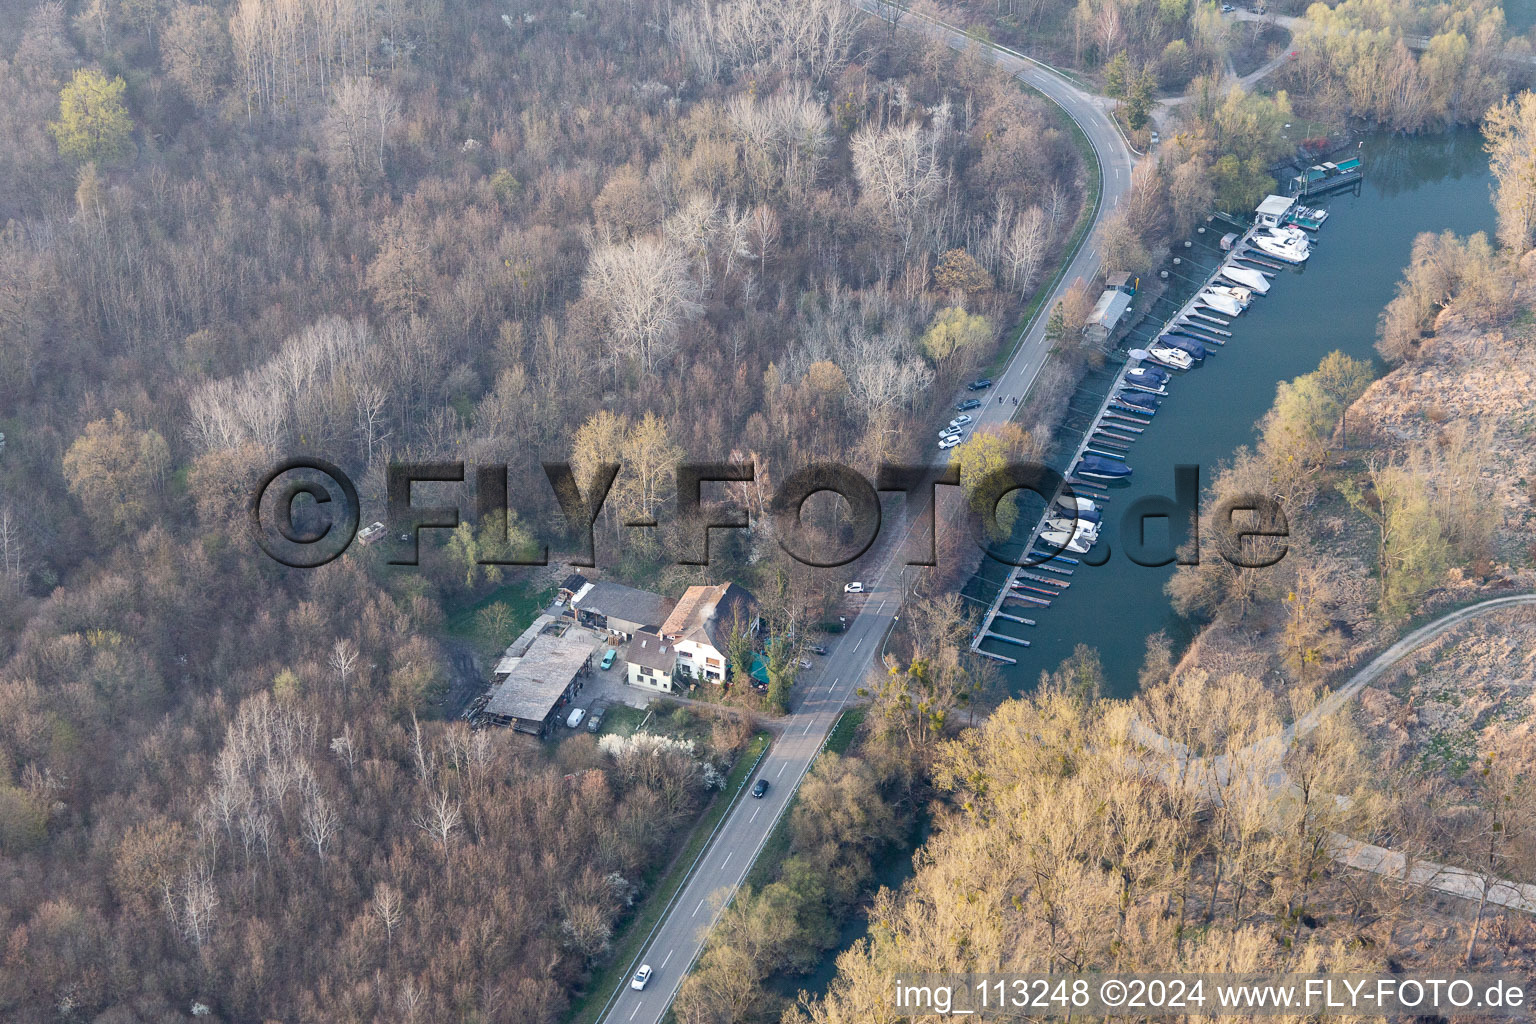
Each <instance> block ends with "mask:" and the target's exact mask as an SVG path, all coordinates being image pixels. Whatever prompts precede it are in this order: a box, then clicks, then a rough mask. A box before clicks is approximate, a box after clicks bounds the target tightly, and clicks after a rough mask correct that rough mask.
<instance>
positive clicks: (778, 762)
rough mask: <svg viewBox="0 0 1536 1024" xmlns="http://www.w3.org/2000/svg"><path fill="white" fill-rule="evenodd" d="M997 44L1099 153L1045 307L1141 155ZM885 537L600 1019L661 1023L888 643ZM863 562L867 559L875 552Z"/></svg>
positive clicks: (896, 556) (1070, 92)
mask: <svg viewBox="0 0 1536 1024" xmlns="http://www.w3.org/2000/svg"><path fill="white" fill-rule="evenodd" d="M858 2H859V6H861V7H862V8H863V9H864V10H866V11H869V12H871V13H874V12H875V10H876V7H877V5H879V0H858ZM901 23H902V25H903V26H905V27H906V28H908V29H909V30H915V31H919V32H923V33H926V34H928V35H931V36H933V37H934V38H938V39H943V40H945V41H946V42H948V43H949V44H950V45H951V46H954V47H956V48H964V47H965V46H968V45H970V44H971V40H970V39H969V38H968V37H966V36H965V34H964V33H963V32H960V31H958V30H956V29H954V28H952V27H950V26H947V25H944V24H941V23H938V22H931V21H926V20H923V19H920V18H918V17H916V16H914V15H911V14H906V13H903V14H902V15H901ZM992 53H993V57H994V60H995V61H996V63H997V64H998V65H999V66H1001V67H1002V68H1004V69H1005V70H1007V71H1008V72H1009V73H1011V74H1013V75H1015V76H1016V77H1018V78H1019V79H1020V80H1021V81H1023V82H1025V83H1026V84H1028V85H1029V86H1031V87H1032V88H1034V89H1036V90H1038V91H1039V92H1041V93H1043V94H1045V95H1046V96H1047V97H1049V98H1050V99H1052V100H1054V101H1055V102H1056V103H1057V104H1059V105H1060V106H1061V107H1062V108H1063V109H1064V110H1065V111H1066V112H1067V114H1068V115H1069V116H1070V117H1072V119H1073V120H1074V121H1076V122H1077V124H1078V125H1079V126H1080V127H1081V128H1082V130H1083V133H1084V134H1085V135H1086V136H1087V138H1088V141H1089V143H1090V144H1091V145H1092V146H1093V149H1094V152H1095V153H1096V154H1097V156H1098V161H1099V168H1100V186H1101V189H1100V195H1101V201H1100V204H1099V209H1098V211H1097V213H1096V215H1095V218H1094V222H1093V226H1092V228H1091V230H1090V231H1089V233H1088V235H1087V238H1086V240H1085V241H1084V242H1083V244H1082V245H1081V246H1080V247H1079V249H1078V251H1077V253H1076V255H1075V256H1074V257H1073V259H1072V261H1071V263H1070V264H1068V267H1067V272H1066V273H1065V274H1063V275H1062V276H1061V278H1060V280H1059V282H1058V284H1057V286H1056V288H1055V289H1054V290H1053V291H1052V293H1051V295H1050V296H1049V297H1048V299H1047V301H1046V302H1045V303H1043V304H1042V305H1041V307H1040V310H1041V312H1042V313H1044V312H1046V311H1048V310H1050V309H1051V308H1052V307H1053V306H1054V305H1055V304H1056V301H1057V300H1058V299H1060V298H1061V296H1062V295H1064V294H1065V293H1066V290H1067V288H1068V287H1069V286H1070V285H1071V283H1072V282H1073V281H1074V280H1075V279H1077V278H1084V279H1092V278H1093V277H1094V276H1095V275H1096V274H1097V273H1098V270H1099V263H1100V260H1099V252H1100V249H1101V242H1100V238H1101V234H1102V226H1103V222H1104V218H1105V216H1106V215H1107V214H1108V213H1109V212H1110V211H1111V210H1113V209H1114V208H1115V207H1116V205H1118V203H1119V202H1120V199H1121V197H1122V196H1124V194H1125V192H1126V190H1127V189H1128V188H1129V187H1130V183H1131V169H1132V168H1133V167H1134V166H1135V155H1134V154H1133V153H1132V152H1131V150H1130V148H1129V147H1128V146H1127V145H1126V143H1125V140H1124V138H1123V137H1122V136H1121V134H1120V132H1119V130H1118V129H1117V128H1116V127H1115V125H1114V123H1113V122H1112V121H1111V120H1110V118H1109V116H1108V114H1107V113H1106V108H1105V104H1106V103H1107V101H1105V100H1103V99H1101V98H1099V97H1097V96H1094V95H1092V94H1091V93H1088V92H1085V91H1083V90H1082V89H1080V88H1079V87H1078V86H1077V85H1076V84H1074V83H1072V82H1070V81H1068V80H1067V79H1066V78H1065V77H1063V76H1062V75H1060V74H1058V73H1056V72H1055V71H1053V70H1051V69H1050V68H1048V67H1046V66H1044V65H1042V64H1039V63H1038V62H1035V61H1033V60H1031V59H1029V58H1027V57H1025V56H1023V55H1022V54H1016V53H1013V52H1012V51H1006V50H1002V49H1000V48H993V50H992ZM1046 320H1047V317H1046V316H1044V315H1037V316H1036V317H1035V321H1034V323H1033V324H1032V325H1031V326H1030V328H1029V330H1028V332H1027V333H1026V334H1025V336H1024V338H1023V339H1022V340H1021V341H1020V343H1019V345H1018V348H1017V349H1016V350H1015V352H1014V354H1013V356H1012V358H1011V359H1010V360H1009V361H1008V364H1007V366H1006V367H1005V368H1004V370H1003V371H1002V372H1001V373H1000V374H999V375H998V377H997V383H996V385H995V386H994V387H993V389H992V391H991V392H990V394H994V395H995V394H1003V395H1023V394H1024V393H1025V392H1027V391H1028V390H1029V386H1030V384H1032V383H1033V382H1034V379H1035V376H1036V374H1038V373H1039V372H1040V367H1041V365H1042V364H1043V363H1044V361H1045V358H1046V355H1047V354H1048V352H1049V346H1048V345H1047V344H1046V342H1045V323H1046ZM956 397H957V398H958V397H961V396H956ZM1013 411H1014V407H1013V406H1012V405H1011V404H1006V403H1005V404H999V403H997V402H995V401H989V402H988V403H987V405H985V406H984V407H983V408H981V409H980V410H977V414H976V418H977V421H978V422H977V426H978V427H980V426H990V425H996V424H1000V423H1004V422H1007V421H1008V419H1009V418H1010V416H1011V415H1012V413H1013ZM882 548H883V550H884V551H885V552H886V554H885V555H884V556H883V557H882V558H881V559H879V560H878V568H877V569H875V570H874V571H871V570H870V569H864V570H862V571H864V572H865V573H868V574H869V575H866V576H865V580H866V583H865V586H866V587H867V588H868V591H869V593H868V596H867V597H866V599H865V603H864V607H863V609H862V610H861V611H860V612H859V614H858V616H857V617H856V618H855V619H854V621H853V622H852V624H851V625H850V627H849V629H848V631H847V632H846V633H845V634H843V635H842V636H841V637H839V638H838V640H837V642H836V645H835V646H834V648H833V650H832V651H831V653H830V654H828V656H827V657H826V658H824V659H822V660H821V664H820V666H819V671H816V672H813V673H809V674H808V677H802V678H803V682H801V684H800V685H799V686H798V687H797V689H798V690H799V691H800V695H799V698H798V701H797V703H796V704H795V706H794V707H793V708H792V709H791V711H790V713H789V714H788V715H787V716H786V717H785V718H784V720H783V722H782V729H781V731H780V733H779V738H778V739H777V740H776V741H774V743H773V745H772V746H771V747H770V748H769V750H768V753H767V754H766V755H765V756H764V758H763V761H762V764H761V766H760V767H759V768H758V771H757V776H756V777H758V778H763V779H767V780H768V783H769V787H770V788H769V790H768V793H767V796H766V797H764V798H763V799H752V798H746V799H743V800H741V801H740V802H739V803H738V804H737V805H736V806H735V807H733V808H732V809H731V811H730V812H729V813H728V814H727V815H726V817H725V819H724V820H723V821H722V822H721V824H720V826H719V828H718V830H717V831H716V834H715V836H714V837H713V839H712V840H711V841H710V843H709V844H708V845H707V846H706V848H705V850H704V853H703V855H702V856H701V857H700V858H699V860H698V861H697V862H696V864H695V865H694V868H693V870H692V872H691V873H690V875H689V877H688V878H687V880H686V881H685V883H684V884H683V886H682V888H681V889H680V890H679V892H678V894H677V896H675V897H674V899H673V902H672V904H671V906H669V907H668V908H667V911H666V913H665V915H664V916H663V917H662V919H661V921H660V922H659V923H658V924H657V926H656V928H655V929H654V930H653V931H652V933H651V935H650V937H649V938H648V939H647V940H646V943H645V945H644V947H643V949H642V952H641V955H640V956H639V958H638V959H637V960H636V961H635V962H634V963H632V964H631V965H630V973H631V974H632V973H633V971H634V969H635V967H637V966H638V965H639V964H640V963H645V964H649V965H651V967H652V968H653V969H654V971H655V973H654V975H653V976H652V978H651V982H650V984H649V985H648V986H647V987H646V988H645V990H644V991H640V992H636V991H633V990H632V989H630V988H629V984H628V979H627V978H626V980H625V982H624V983H623V985H622V986H621V987H620V988H619V989H618V990H617V991H616V992H615V993H614V994H613V997H612V998H611V999H610V1000H609V1003H608V1005H607V1006H606V1007H605V1012H604V1014H603V1016H602V1018H601V1019H602V1020H604V1021H606V1022H612V1024H658V1022H659V1021H660V1020H661V1018H662V1016H663V1015H664V1014H665V1013H666V1012H667V1008H668V1007H669V1006H671V1004H672V999H673V997H674V996H676V994H677V989H678V987H679V986H680V985H681V984H682V980H683V977H684V976H685V975H686V974H687V972H688V969H689V968H690V966H691V965H692V964H693V962H694V959H695V958H696V957H697V956H698V954H699V951H700V949H701V948H702V946H703V942H704V937H705V936H706V935H707V934H708V932H709V929H710V928H711V927H712V926H713V924H714V922H715V919H716V918H717V917H718V915H719V912H720V909H721V908H722V907H723V906H724V905H725V903H726V902H727V901H728V900H729V898H730V896H731V895H732V894H733V893H734V892H735V891H736V889H737V888H738V887H739V886H740V885H741V882H742V879H743V878H744V877H745V875H746V872H747V870H748V868H750V867H751V866H752V862H753V861H754V860H755V859H756V857H757V852H758V850H759V849H761V847H762V845H763V843H764V841H765V840H766V839H767V838H768V835H769V833H770V832H771V831H772V829H773V826H774V824H775V823H776V822H777V821H778V819H779V817H780V816H781V815H782V814H783V813H784V810H785V808H786V807H787V806H788V804H789V800H790V797H791V796H792V795H793V794H794V791H795V789H796V788H797V787H798V786H799V784H800V780H801V778H802V777H803V776H804V774H805V772H806V770H807V769H808V768H809V767H810V765H811V762H812V760H814V759H815V756H816V754H817V753H818V752H819V751H820V750H821V747H822V744H823V742H824V741H825V740H826V737H827V734H828V733H829V732H830V730H831V728H832V726H833V724H834V723H835V722H836V721H837V717H838V715H839V714H840V713H841V711H842V709H843V706H844V705H845V704H846V703H847V702H848V699H849V698H850V697H851V696H852V695H853V692H854V689H855V688H856V687H857V686H858V685H859V683H860V681H861V680H862V679H863V678H864V674H865V671H866V670H867V669H868V668H869V665H870V662H871V660H872V659H873V658H874V655H875V652H876V651H877V650H878V649H879V648H880V647H881V645H882V644H883V643H884V640H885V636H886V634H887V632H888V631H889V629H890V627H891V624H892V622H893V620H894V617H895V615H896V614H897V612H898V610H899V608H900V606H901V595H902V592H903V579H902V570H903V568H904V566H903V565H902V564H901V563H902V554H903V552H904V549H905V545H904V544H884V545H882ZM866 564H869V563H868V560H867V559H866Z"/></svg>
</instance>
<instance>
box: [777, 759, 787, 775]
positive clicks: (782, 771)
mask: <svg viewBox="0 0 1536 1024" xmlns="http://www.w3.org/2000/svg"><path fill="white" fill-rule="evenodd" d="M788 764H789V762H788V761H786V762H784V764H781V765H779V775H783V774H784V769H785V767H786V766H788ZM779 775H775V776H774V778H778V777H779Z"/></svg>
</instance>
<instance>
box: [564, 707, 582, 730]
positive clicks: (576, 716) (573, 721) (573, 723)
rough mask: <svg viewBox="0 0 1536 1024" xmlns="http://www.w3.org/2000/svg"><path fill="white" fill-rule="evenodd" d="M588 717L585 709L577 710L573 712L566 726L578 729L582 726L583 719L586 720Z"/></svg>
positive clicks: (566, 721)
mask: <svg viewBox="0 0 1536 1024" xmlns="http://www.w3.org/2000/svg"><path fill="white" fill-rule="evenodd" d="M586 717H587V712H586V709H585V708H577V709H576V710H575V711H572V712H571V717H569V718H567V719H566V720H565V724H566V725H567V726H569V727H570V728H572V729H575V728H577V727H578V726H580V725H581V720H582V719H583V718H586Z"/></svg>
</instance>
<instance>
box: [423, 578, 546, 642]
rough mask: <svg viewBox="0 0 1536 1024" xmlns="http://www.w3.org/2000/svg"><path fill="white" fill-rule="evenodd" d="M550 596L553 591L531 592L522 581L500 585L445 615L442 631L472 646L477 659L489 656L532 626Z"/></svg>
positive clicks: (531, 589) (532, 590) (530, 588)
mask: <svg viewBox="0 0 1536 1024" xmlns="http://www.w3.org/2000/svg"><path fill="white" fill-rule="evenodd" d="M553 596H554V591H553V590H534V589H533V588H532V587H530V586H529V585H528V584H527V583H523V582H519V583H507V584H503V585H502V586H499V587H497V588H496V589H495V590H492V591H491V592H490V593H488V594H486V595H484V596H483V597H480V598H478V599H476V600H474V601H471V602H469V603H467V604H464V605H462V606H460V607H459V608H456V609H455V610H453V611H451V612H449V613H448V617H447V619H446V620H445V622H444V623H443V629H444V631H445V632H446V633H448V635H450V636H455V637H458V638H459V639H460V640H464V641H465V642H467V643H469V644H471V645H473V646H474V648H475V653H477V654H479V655H480V656H481V657H485V658H489V657H493V656H495V655H497V654H500V653H501V652H502V650H503V649H504V648H505V647H506V646H507V644H509V643H511V642H512V641H513V640H515V639H516V638H517V635H518V634H519V633H521V632H522V631H523V630H525V629H527V628H528V627H529V626H530V625H532V623H533V620H534V619H535V618H537V617H538V615H539V612H540V611H542V610H543V609H544V608H545V606H546V605H548V604H549V601H550V598H551V597H553ZM498 606H499V607H498Z"/></svg>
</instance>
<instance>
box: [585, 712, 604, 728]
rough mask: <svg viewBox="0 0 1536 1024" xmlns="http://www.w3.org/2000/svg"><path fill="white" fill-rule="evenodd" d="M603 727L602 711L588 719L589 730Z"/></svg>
mask: <svg viewBox="0 0 1536 1024" xmlns="http://www.w3.org/2000/svg"><path fill="white" fill-rule="evenodd" d="M602 727H603V713H602V712H601V711H599V712H597V713H596V714H595V715H593V716H592V717H591V718H589V719H587V732H597V730H599V729H601V728H602Z"/></svg>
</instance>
